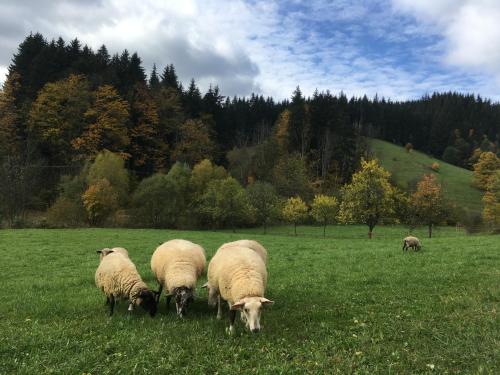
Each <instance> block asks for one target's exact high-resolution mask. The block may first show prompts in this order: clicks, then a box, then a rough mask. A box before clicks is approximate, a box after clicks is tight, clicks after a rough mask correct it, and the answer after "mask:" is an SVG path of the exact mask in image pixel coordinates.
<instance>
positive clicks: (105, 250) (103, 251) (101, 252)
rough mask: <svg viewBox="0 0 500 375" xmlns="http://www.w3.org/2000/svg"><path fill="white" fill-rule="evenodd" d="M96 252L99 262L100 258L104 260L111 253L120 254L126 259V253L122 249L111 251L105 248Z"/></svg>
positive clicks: (116, 248) (114, 248)
mask: <svg viewBox="0 0 500 375" xmlns="http://www.w3.org/2000/svg"><path fill="white" fill-rule="evenodd" d="M96 252H97V254H99V261H101V260H102V258H104V257H105V256H106V255H109V254H111V253H121V254H123V255H125V256H126V257H127V258H128V251H127V249H125V248H123V247H113V248H112V249H110V248H108V247H106V248H104V249H102V250H97V251H96Z"/></svg>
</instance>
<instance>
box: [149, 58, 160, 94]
mask: <svg viewBox="0 0 500 375" xmlns="http://www.w3.org/2000/svg"><path fill="white" fill-rule="evenodd" d="M149 87H150V88H151V90H157V89H158V88H159V87H160V79H159V78H158V73H157V72H156V64H153V70H152V71H151V76H150V77H149Z"/></svg>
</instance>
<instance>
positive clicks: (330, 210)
mask: <svg viewBox="0 0 500 375" xmlns="http://www.w3.org/2000/svg"><path fill="white" fill-rule="evenodd" d="M338 208H339V204H338V202H337V198H335V197H330V196H328V195H321V194H317V195H316V196H315V197H314V201H313V204H312V206H311V215H312V217H313V218H314V220H316V221H317V222H318V223H320V224H323V237H326V226H327V225H328V224H331V223H333V222H334V221H335V217H336V216H337V213H338Z"/></svg>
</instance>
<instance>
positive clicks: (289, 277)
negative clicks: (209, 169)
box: [0, 226, 500, 374]
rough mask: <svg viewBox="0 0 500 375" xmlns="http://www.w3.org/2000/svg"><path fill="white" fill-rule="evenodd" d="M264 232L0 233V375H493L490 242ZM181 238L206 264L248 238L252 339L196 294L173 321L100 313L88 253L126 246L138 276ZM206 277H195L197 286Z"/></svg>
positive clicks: (496, 355) (499, 368)
mask: <svg viewBox="0 0 500 375" xmlns="http://www.w3.org/2000/svg"><path fill="white" fill-rule="evenodd" d="M366 232H367V230H366V227H360V226H348V227H343V226H335V227H329V228H328V230H327V235H328V236H327V238H326V239H324V238H322V228H315V227H299V228H298V233H299V236H298V237H294V236H292V235H291V234H292V233H293V228H289V227H280V228H271V230H270V234H267V235H262V234H261V230H260V229H254V230H247V231H242V232H239V233H231V232H203V231H189V232H188V231H185V232H182V231H169V230H129V229H80V230H41V229H40V230H37V229H26V230H1V231H0V257H1V260H2V261H1V263H0V270H1V275H2V283H1V288H0V296H1V299H0V300H1V302H2V303H1V305H0V333H1V338H0V373H1V374H13V373H19V374H47V373H60V374H81V373H89V374H107V373H110V374H131V373H139V374H152V373H176V374H211V373H219V374H230V373H232V374H234V373H237V372H244V373H271V374H280V373H282V374H294V373H296V374H304V373H310V374H319V373H339V374H349V373H360V374H374V373H381V374H419V373H436V374H437V373H439V374H445V373H449V374H475V373H478V374H498V373H500V321H499V318H498V312H499V310H500V304H499V302H500V283H499V282H500V237H499V236H486V235H484V236H482V235H481V236H480V235H474V236H466V235H464V234H463V233H462V232H460V231H457V230H455V229H454V228H442V229H439V230H437V231H436V232H435V238H432V239H426V238H425V236H424V233H425V229H422V230H421V232H420V231H418V232H417V235H419V236H421V238H422V241H423V249H422V251H421V252H416V253H414V252H408V253H402V251H401V239H402V237H403V236H404V235H405V234H406V230H405V229H404V228H402V227H377V228H375V236H374V239H372V240H371V241H370V240H368V239H367V238H366ZM173 238H185V239H189V240H192V241H194V242H197V243H199V244H201V245H202V246H203V247H204V248H205V249H206V251H207V257H208V259H210V258H211V256H212V255H213V253H214V251H215V250H216V249H217V247H218V246H220V245H221V244H222V243H223V242H227V241H231V240H236V239H241V238H253V239H256V240H258V241H260V242H261V243H262V244H263V245H264V246H265V247H266V248H267V249H268V251H269V266H268V270H269V284H268V289H267V293H266V297H268V298H269V299H272V300H274V301H275V304H274V306H272V307H270V308H269V309H267V310H266V311H264V312H263V314H262V320H261V324H262V328H263V329H262V331H261V332H260V333H259V334H256V335H255V334H251V333H249V332H247V331H246V330H245V329H244V326H243V324H242V323H241V322H240V321H239V319H238V320H237V333H236V335H235V336H233V337H230V336H228V335H227V334H226V333H225V327H226V326H227V311H226V314H225V315H226V316H225V320H223V321H218V320H216V319H215V315H216V311H215V310H214V309H212V308H209V307H208V306H207V301H206V292H205V291H204V290H200V291H199V293H198V299H197V300H196V301H195V303H194V305H193V306H192V307H191V310H190V311H189V314H188V316H187V317H186V319H184V320H180V319H178V318H177V317H176V315H175V313H174V310H175V308H174V306H173V305H171V306H170V310H169V311H166V308H165V300H164V297H162V300H161V302H162V303H161V307H160V309H159V312H158V314H157V315H156V317H155V318H153V319H151V318H150V317H149V315H147V314H144V313H143V312H141V311H135V312H133V313H129V312H127V303H123V302H122V303H120V304H119V305H118V308H117V309H116V311H115V315H114V316H113V317H111V318H110V317H108V316H107V313H106V311H107V310H106V308H105V306H104V300H105V298H104V296H103V295H102V294H101V293H100V291H98V290H97V288H96V287H95V285H94V272H95V269H96V267H97V264H98V257H97V255H96V254H95V250H96V249H100V248H103V247H112V246H124V247H126V248H128V250H129V253H130V257H131V259H132V260H133V261H134V262H135V263H136V265H137V267H138V269H139V272H140V273H141V274H142V275H143V278H144V279H145V281H146V282H147V283H148V284H149V285H150V286H152V287H154V288H155V289H156V284H155V282H154V280H153V278H152V274H151V271H150V268H149V260H150V257H151V254H152V252H153V250H154V249H155V247H156V246H157V245H158V244H159V243H160V242H163V241H165V240H169V239H173ZM205 279H206V277H205V276H203V277H202V279H201V280H199V285H202V284H203V283H204V281H205Z"/></svg>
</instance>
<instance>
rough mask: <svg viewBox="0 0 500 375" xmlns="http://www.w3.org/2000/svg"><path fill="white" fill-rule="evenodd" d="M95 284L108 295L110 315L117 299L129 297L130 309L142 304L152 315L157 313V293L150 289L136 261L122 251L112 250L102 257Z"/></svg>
mask: <svg viewBox="0 0 500 375" xmlns="http://www.w3.org/2000/svg"><path fill="white" fill-rule="evenodd" d="M101 254H102V253H101ZM95 284H96V286H97V287H98V288H99V289H101V290H102V291H103V293H104V294H105V295H106V305H109V315H110V316H111V315H113V309H114V307H115V300H116V299H128V300H129V301H130V306H129V310H132V308H133V306H141V307H142V308H143V309H144V310H146V311H148V312H149V314H150V315H151V316H154V315H155V314H156V304H157V303H156V295H155V293H154V292H153V291H151V290H149V288H148V286H147V285H146V284H145V283H144V282H143V281H142V279H141V276H140V275H139V273H138V272H137V268H136V267H135V265H134V263H132V261H131V260H130V259H129V258H128V256H126V255H125V254H124V253H123V252H121V251H117V252H115V251H112V252H111V253H108V254H107V255H106V256H104V257H103V258H102V259H101V262H100V264H99V266H98V267H97V270H96V272H95Z"/></svg>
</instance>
